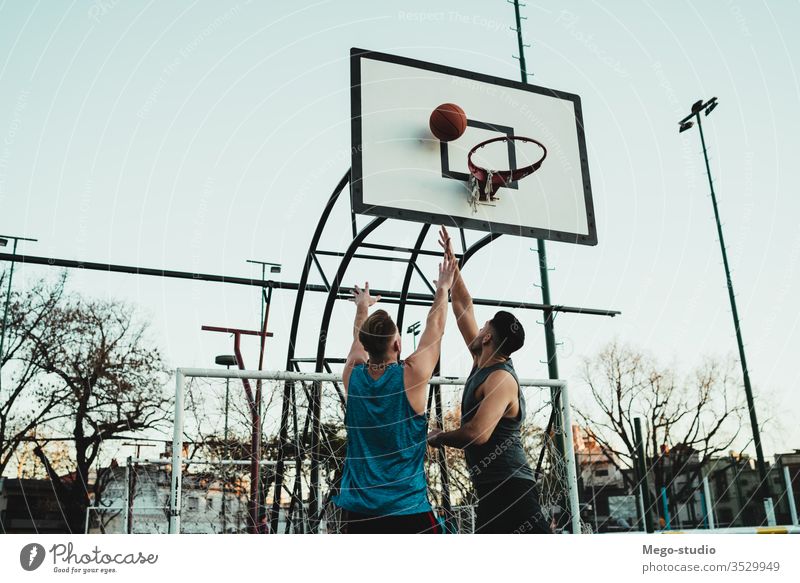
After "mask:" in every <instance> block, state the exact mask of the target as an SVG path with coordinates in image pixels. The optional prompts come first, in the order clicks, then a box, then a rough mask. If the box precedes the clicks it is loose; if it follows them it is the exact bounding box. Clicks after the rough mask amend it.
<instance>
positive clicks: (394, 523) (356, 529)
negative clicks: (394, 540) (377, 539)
mask: <svg viewBox="0 0 800 583" xmlns="http://www.w3.org/2000/svg"><path fill="white" fill-rule="evenodd" d="M342 520H343V522H344V524H343V526H342V532H343V533H346V534H441V533H442V527H441V526H440V525H439V520H438V519H437V518H436V515H435V514H434V513H433V512H420V513H419V514H398V515H389V516H373V515H370V514H361V513H359V512H352V511H350V510H342Z"/></svg>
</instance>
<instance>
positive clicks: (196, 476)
mask: <svg viewBox="0 0 800 583" xmlns="http://www.w3.org/2000/svg"><path fill="white" fill-rule="evenodd" d="M244 379H247V381H248V382H249V383H250V385H249V387H250V390H251V394H252V393H253V392H254V389H255V387H256V384H257V383H260V384H261V394H262V395H263V396H262V399H261V403H260V404H259V406H258V407H257V415H256V417H255V418H257V419H259V420H260V422H259V425H260V431H259V432H258V433H259V435H258V440H259V442H258V443H259V447H258V448H256V447H255V446H254V443H255V442H254V441H253V435H254V432H253V427H254V424H255V423H254V415H253V413H254V411H253V408H252V407H251V406H250V405H248V400H247V399H245V396H244V393H245V389H244V387H243V380H244ZM465 380H466V379H463V378H450V377H434V378H433V379H431V381H430V388H429V392H430V397H429V412H428V417H429V424H430V427H431V428H434V427H442V426H443V427H444V429H445V430H450V429H455V428H457V427H458V426H459V424H460V402H461V393H462V391H463V388H464V382H465ZM520 387H521V389H522V391H523V394H524V396H525V399H526V403H527V415H526V419H525V421H524V424H523V432H522V433H523V435H522V437H523V445H524V447H525V450H526V452H527V454H528V457H529V462H530V464H531V466H532V467H533V468H534V469H535V471H536V475H537V485H538V492H539V496H540V503H541V506H542V510H543V512H544V513H545V516H546V517H548V518H549V519H551V521H552V524H554V525H555V526H556V528H557V529H558V530H559V531H563V532H581V523H580V516H579V505H578V489H577V479H576V472H575V459H574V450H573V445H572V433H571V431H569V430H565V428H569V427H571V423H570V407H569V395H568V391H567V384H566V382H565V381H562V380H539V379H520ZM251 402H252V401H251ZM344 411H345V397H344V392H343V387H342V384H341V376H340V375H337V374H328V373H303V372H286V371H242V370H225V369H219V370H217V369H178V371H177V372H176V394H175V427H174V439H173V448H172V458H171V459H170V460H169V465H168V467H166V468H165V469H166V470H168V471H169V474H170V490H169V492H168V496H167V498H166V499H167V500H168V504H167V508H166V515H167V516H168V524H167V531H168V532H171V533H181V532H218V533H221V532H279V533H308V532H320V533H325V532H339V531H340V528H341V513H340V511H339V509H337V508H336V506H335V505H334V504H333V503H332V501H331V498H332V496H333V495H334V494H335V493H336V491H337V488H338V484H339V481H340V479H341V472H342V468H343V464H344V460H345V455H346V449H347V434H346V430H345V425H344ZM254 451H258V453H260V456H259V457H260V460H261V461H260V463H259V464H258V467H257V472H256V471H255V469H254V464H253V463H252V461H251V460H252V458H253V452H254ZM425 466H426V472H427V476H428V486H429V498H430V500H431V503H432V504H433V505H434V507H435V509H436V512H437V513H438V514H439V516H440V517H441V518H442V519H443V520H444V521H445V522H446V524H447V527H448V531H449V532H472V531H473V529H474V524H475V505H476V497H475V493H474V491H473V488H472V484H471V482H470V480H469V473H468V469H467V466H466V463H465V461H464V456H463V452H462V451H461V450H457V449H451V448H441V449H439V448H429V449H428V453H427V456H426V464H425ZM255 476H258V477H257V479H258V488H257V491H258V494H257V496H258V499H257V502H256V503H253V500H252V499H251V498H252V493H253V492H254V488H253V487H252V485H253V480H254V479H256V478H255ZM223 485H224V486H225V490H226V491H225V492H222V489H223ZM208 491H213V495H209V494H207V492H208ZM223 500H224V501H226V502H225V503H224V504H223ZM148 502H149V501H148ZM134 506H135V504H134ZM201 506H202V509H200V507H201ZM222 506H226V509H227V512H226V514H225V517H224V521H225V525H223V524H222V522H223V516H222V514H221V512H222ZM233 508H236V512H238V514H236V512H233V510H232V509H233ZM199 512H201V513H202V523H203V524H202V525H200V526H198V525H197V524H195V523H196V522H197V521H196V519H195V518H193V517H194V516H196V515H197V514H198V513H199ZM237 520H238V522H237ZM232 525H234V526H232ZM158 532H163V530H160V529H159V530H158Z"/></svg>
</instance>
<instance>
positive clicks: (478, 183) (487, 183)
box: [467, 136, 547, 212]
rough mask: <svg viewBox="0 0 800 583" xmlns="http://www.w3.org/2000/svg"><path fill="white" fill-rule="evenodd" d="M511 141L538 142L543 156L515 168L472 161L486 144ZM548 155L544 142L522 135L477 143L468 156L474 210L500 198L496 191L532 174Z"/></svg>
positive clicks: (471, 201)
mask: <svg viewBox="0 0 800 583" xmlns="http://www.w3.org/2000/svg"><path fill="white" fill-rule="evenodd" d="M511 141H518V142H526V143H532V144H536V145H537V146H539V147H540V148H541V149H542V157H541V158H539V160H537V161H536V162H534V163H533V164H531V165H530V166H525V167H523V168H516V169H514V170H490V169H488V168H483V167H481V166H478V165H477V164H475V163H474V162H473V161H472V155H473V154H475V152H477V151H478V150H480V149H481V148H483V147H484V146H488V145H489V144H493V143H495V142H511ZM546 157H547V148H545V147H544V144H542V143H541V142H540V141H538V140H534V139H533V138H524V137H522V136H500V137H499V138H492V139H491V140H486V141H485V142H481V143H480V144H478V145H476V146H475V147H474V148H472V149H471V150H470V151H469V155H468V156H467V167H468V168H469V171H470V174H472V176H471V177H470V180H469V187H470V188H469V190H470V192H469V202H470V204H471V205H472V210H473V211H474V212H477V210H478V204H491V202H493V201H496V200H500V199H499V198H497V196H495V193H496V192H497V190H498V189H499V188H500V187H501V186H507V185H508V184H509V183H510V182H514V181H516V180H520V179H522V178H525V177H526V176H530V175H531V174H533V173H534V172H536V171H537V170H538V169H539V168H540V167H541V166H542V162H544V159H545V158H546Z"/></svg>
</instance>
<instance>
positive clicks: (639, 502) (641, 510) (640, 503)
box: [636, 484, 647, 532]
mask: <svg viewBox="0 0 800 583" xmlns="http://www.w3.org/2000/svg"><path fill="white" fill-rule="evenodd" d="M638 491H639V492H638V493H639V495H638V496H636V502H637V505H638V506H639V516H640V517H641V519H642V530H643V531H645V532H647V520H646V519H645V516H646V513H645V510H644V494H643V493H642V485H641V484H639V487H638Z"/></svg>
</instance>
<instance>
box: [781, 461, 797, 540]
mask: <svg viewBox="0 0 800 583" xmlns="http://www.w3.org/2000/svg"><path fill="white" fill-rule="evenodd" d="M783 481H784V482H785V483H786V500H787V501H788V502H789V515H790V516H791V518H792V524H794V525H795V526H798V522H797V504H796V503H795V501H794V488H793V487H792V477H791V476H790V475H789V468H788V467H787V466H783Z"/></svg>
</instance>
